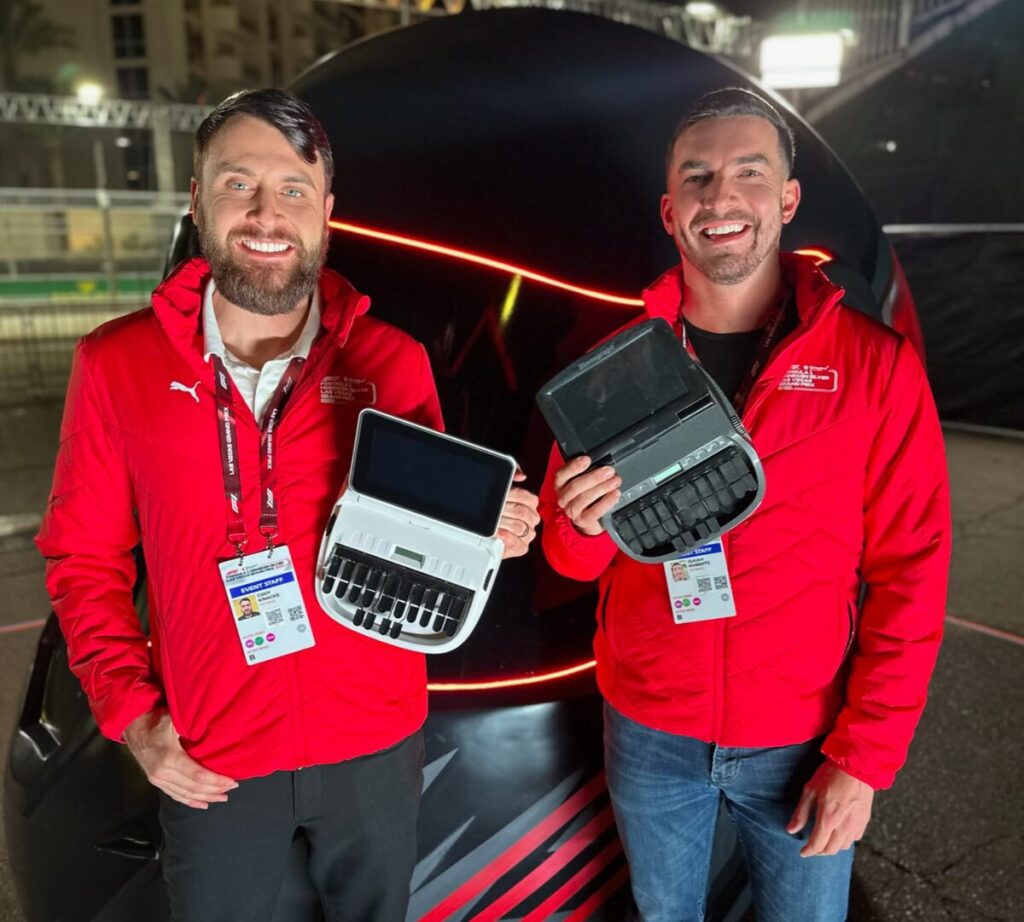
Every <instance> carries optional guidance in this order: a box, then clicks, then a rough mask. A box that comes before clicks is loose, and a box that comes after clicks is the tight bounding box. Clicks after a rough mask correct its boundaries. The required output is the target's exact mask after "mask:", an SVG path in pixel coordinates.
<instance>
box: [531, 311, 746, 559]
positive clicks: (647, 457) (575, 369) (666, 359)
mask: <svg viewBox="0 0 1024 922" xmlns="http://www.w3.org/2000/svg"><path fill="white" fill-rule="evenodd" d="M537 402H538V405H539V406H540V409H541V412H542V413H543V415H544V418H545V419H546V420H547V422H548V425H549V426H550V427H551V430H552V432H554V435H555V439H556V440H557V442H558V445H559V448H560V449H561V451H562V455H563V457H565V459H566V460H569V459H571V458H574V457H577V456H579V455H584V454H585V455H589V456H590V458H591V467H592V468H597V467H602V466H604V465H611V466H612V467H613V468H614V469H615V472H616V473H617V474H618V475H619V477H621V478H622V486H621V488H620V489H621V497H620V499H619V501H618V503H616V505H615V507H614V508H613V509H612V510H611V511H610V512H608V513H607V514H605V515H604V516H603V517H602V519H601V524H602V525H604V527H605V529H606V531H607V532H608V534H609V535H610V536H611V537H612V540H614V541H615V543H616V544H617V545H618V546H619V548H620V549H621V550H622V551H623V552H624V553H625V554H627V555H628V556H630V557H632V558H633V559H635V560H639V561H641V562H645V563H660V562H662V561H666V560H672V559H674V558H676V557H678V556H680V554H684V553H686V552H688V551H691V550H693V549H694V548H695V547H699V546H700V545H702V544H706V543H707V542H708V541H711V540H713V539H714V538H717V537H718V536H719V535H721V534H722V533H723V532H725V531H728V530H729V529H730V528H732V527H734V526H735V525H738V524H739V523H740V522H742V521H743V520H744V519H745V518H746V517H747V516H749V515H750V514H751V513H752V512H753V511H754V510H755V509H756V508H757V506H758V504H759V503H760V502H761V499H762V497H763V496H764V473H763V470H762V468H761V461H760V459H759V458H758V456H757V453H756V452H755V451H754V447H753V445H752V444H751V442H750V438H749V436H748V435H747V432H746V430H745V429H744V428H743V424H742V423H741V422H740V420H739V418H738V417H737V416H736V413H735V411H734V410H733V408H732V405H731V404H730V403H729V401H728V400H727V399H726V398H725V396H724V395H723V394H722V392H721V391H720V390H719V388H718V386H717V385H716V384H715V382H714V381H713V380H712V379H711V377H710V376H709V375H708V374H707V372H705V371H704V369H703V368H701V367H700V365H699V364H697V362H695V361H694V360H693V359H692V358H691V357H690V356H689V354H688V353H687V351H686V349H684V348H683V346H682V344H681V343H680V342H679V340H678V339H676V337H675V335H674V334H673V332H672V328H671V327H670V326H669V325H668V324H667V323H666V322H665V321H664V320H661V319H653V320H648V321H645V322H644V323H641V324H638V325H636V326H633V327H630V328H629V329H627V330H625V331H623V332H622V333H619V334H618V335H617V336H615V337H613V338H612V339H610V340H608V341H607V342H605V343H602V344H601V345H599V346H597V347H595V348H594V349H592V350H591V351H590V352H588V353H586V355H584V356H583V357H582V358H580V359H578V360H577V361H576V362H574V363H573V364H572V365H570V366H569V367H568V368H566V369H565V370H564V371H562V372H560V373H559V374H558V375H556V376H555V377H554V378H553V379H552V380H551V381H549V382H548V383H547V384H546V385H545V386H544V387H543V388H542V389H541V391H540V392H539V393H538V395H537Z"/></svg>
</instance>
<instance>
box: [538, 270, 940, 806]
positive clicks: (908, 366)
mask: <svg viewBox="0 0 1024 922" xmlns="http://www.w3.org/2000/svg"><path fill="white" fill-rule="evenodd" d="M782 265H783V274H784V275H785V277H786V278H787V281H788V282H789V284H790V285H791V287H792V288H793V290H794V292H795V296H796V303H797V311H798V314H799V323H798V326H797V328H796V330H795V331H794V332H793V333H792V334H791V335H789V336H788V337H786V339H784V340H783V341H782V342H781V343H779V345H778V346H777V347H776V348H775V349H774V351H773V352H772V355H771V356H770V358H769V360H768V363H767V364H766V366H765V368H764V371H763V372H762V374H761V375H760V377H759V379H758V381H757V382H756V384H755V386H754V389H753V391H752V392H751V395H750V398H749V400H748V402H747V406H746V410H745V412H744V414H743V422H744V424H745V425H746V427H747V429H748V431H749V432H750V434H751V437H752V439H753V442H754V445H755V447H756V448H757V452H758V454H759V455H760V457H761V460H762V462H763V464H764V473H765V480H766V486H767V488H766V492H765V496H764V501H763V502H762V504H761V506H760V508H759V509H758V510H757V512H756V513H754V515H752V516H751V517H750V518H749V519H747V520H746V521H745V522H743V523H742V524H741V525H739V526H738V527H736V528H735V529H733V530H732V531H731V532H729V533H728V534H727V535H726V536H725V538H724V544H725V551H726V558H727V560H728V565H729V573H730V575H731V578H732V582H733V595H734V598H735V602H736V609H737V613H736V616H735V617H733V618H729V619H722V620H717V621H705V622H698V623H692V624H685V625H676V624H675V623H674V621H673V619H672V614H671V612H670V609H669V603H668V593H667V589H666V584H665V577H664V571H663V568H662V567H661V566H656V565H650V564H641V563H637V562H636V561H634V560H632V559H630V558H628V557H626V556H625V555H624V554H621V553H618V552H617V550H616V548H615V546H614V544H613V543H612V541H611V539H610V538H609V537H608V536H607V535H604V534H602V535H599V536H597V537H587V536H584V535H582V534H581V533H580V532H578V531H577V530H576V529H575V528H574V527H573V525H572V524H571V523H570V522H569V520H568V519H567V518H566V517H565V516H564V514H563V513H562V512H561V510H559V509H558V506H557V504H556V501H555V494H554V486H553V477H554V472H555V470H557V468H558V467H560V466H561V464H562V459H561V456H560V455H559V453H558V451H557V448H556V449H555V450H554V451H553V452H552V459H551V464H550V465H549V469H548V473H547V478H546V480H545V484H544V488H543V490H542V493H541V514H542V516H543V519H544V525H545V527H544V531H543V546H544V550H545V552H546V554H547V557H548V560H549V561H550V562H551V564H552V566H553V567H555V569H556V570H558V571H559V572H561V573H563V574H565V575H567V576H570V577H574V578H576V579H581V580H588V579H594V578H597V577H600V598H601V601H600V607H599V610H598V616H597V617H598V625H597V635H596V637H595V640H594V649H595V652H596V655H597V664H598V682H599V684H600V687H601V691H602V692H603V694H604V695H605V697H606V698H607V700H608V701H609V702H610V703H611V704H612V706H613V707H615V708H616V709H617V710H619V711H621V712H622V713H623V714H625V715H627V716H628V717H630V718H632V719H633V720H636V721H638V722H640V723H642V724H645V725H647V726H649V727H654V728H657V729H659V730H664V731H668V732H671V733H679V734H684V735H687V736H691V737H696V738H698V739H701V740H704V741H706V742H712V741H713V742H716V743H719V744H720V745H723V746H780V745H788V744H792V743H798V742H803V741H805V740H808V739H811V738H813V737H815V736H818V735H822V734H827V736H826V739H825V743H824V745H823V751H824V753H825V754H826V755H827V756H828V757H829V758H830V759H831V760H832V761H833V762H835V763H836V764H837V765H838V766H839V767H840V768H842V769H844V770H845V771H847V772H849V773H850V774H851V775H854V776H855V777H857V778H860V779H861V780H863V781H865V782H866V783H868V784H869V785H871V786H872V787H874V788H883V787H888V786H889V785H890V784H891V783H892V780H893V777H894V775H895V773H896V771H897V770H898V769H899V768H900V766H901V765H902V764H903V762H904V760H905V759H906V752H907V747H908V745H909V743H910V739H911V736H912V735H913V732H914V729H915V727H916V725H917V721H918V719H919V717H920V715H921V711H922V709H923V708H924V703H925V698H926V694H927V687H928V681H929V678H930V676H931V673H932V669H933V667H934V664H935V658H936V655H937V652H938V648H939V642H940V640H941V637H942V626H943V617H944V611H945V600H946V577H947V571H948V566H949V552H950V544H949V541H950V522H949V490H948V482H947V475H946V466H945V454H944V450H943V442H942V433H941V431H940V429H939V423H938V419H937V416H936V413H935V406H934V403H933V401H932V397H931V393H930V391H929V388H928V384H927V381H926V379H925V375H924V371H923V369H922V367H921V363H920V361H919V360H918V357H917V355H916V354H915V352H914V350H913V348H912V347H911V346H910V345H909V343H908V342H907V341H906V340H904V339H903V338H902V337H900V336H898V335H897V334H894V333H893V332H892V331H890V330H888V329H887V328H885V327H884V326H882V325H881V324H878V323H876V322H874V321H873V320H871V319H869V318H867V317H865V316H864V315H862V314H860V313H857V312H856V311H854V310H851V309H849V308H846V307H844V306H842V305H841V304H840V299H841V298H842V294H843V292H842V290H841V289H837V288H835V287H834V286H833V285H832V284H831V283H830V282H829V281H828V280H827V279H826V278H825V277H824V276H823V275H822V274H821V273H820V272H819V271H818V270H817V269H816V267H815V266H814V265H813V263H812V262H811V261H810V260H808V259H806V258H803V257H798V256H791V255H788V254H785V255H783V257H782ZM681 285H682V275H681V269H679V268H677V269H674V270H672V271H670V272H668V273H666V274H665V275H664V276H662V277H661V278H660V279H658V280H657V281H656V282H655V283H654V285H652V286H651V288H649V289H648V290H647V291H646V292H645V293H644V301H645V304H646V308H647V313H648V315H649V316H652V317H663V318H665V319H666V320H668V321H669V322H670V323H672V324H673V325H674V326H675V328H676V329H677V330H678V319H677V313H678V307H679V303H680V294H681ZM809 369H814V372H813V374H812V375H808V371H809ZM811 378H813V380H814V382H815V383H808V382H809V380H810V379H811ZM862 581H863V583H864V584H865V586H866V591H865V595H864V597H863V602H862V603H861V604H860V606H859V607H858V600H859V599H860V590H861V582H862Z"/></svg>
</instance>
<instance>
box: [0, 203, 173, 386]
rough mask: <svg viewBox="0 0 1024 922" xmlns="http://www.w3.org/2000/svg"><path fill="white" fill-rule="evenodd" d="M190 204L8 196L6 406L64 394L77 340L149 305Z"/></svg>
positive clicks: (1, 270) (1, 358)
mask: <svg viewBox="0 0 1024 922" xmlns="http://www.w3.org/2000/svg"><path fill="white" fill-rule="evenodd" d="M187 202H188V197H187V196H184V195H175V196H169V197H168V196H160V195H157V194H155V193H152V192H106V191H104V190H98V191H97V190H59V189H0V405H4V404H6V405H11V404H19V403H25V402H31V401H35V400H41V399H52V398H59V397H61V396H62V395H63V393H64V388H65V386H66V384H67V375H68V370H69V369H70V363H71V352H72V346H73V344H74V342H75V340H76V339H78V338H79V337H80V336H82V335H84V334H85V333H87V332H89V330H91V329H93V328H94V327H96V326H98V325H99V324H100V323H103V322H104V321H106V320H109V319H111V318H112V317H116V316H119V315H120V314H124V313H127V312H128V311H131V310H134V309H136V308H138V307H141V306H143V305H144V304H146V303H147V302H148V300H149V295H150V292H151V291H152V290H153V287H154V285H155V284H156V283H157V281H158V280H159V278H160V272H161V269H162V267H163V261H164V258H165V257H166V255H167V248H168V244H169V242H170V239H171V234H172V232H173V229H174V227H175V225H176V224H177V221H178V218H179V217H180V215H181V213H182V211H183V210H184V208H185V207H186V205H187Z"/></svg>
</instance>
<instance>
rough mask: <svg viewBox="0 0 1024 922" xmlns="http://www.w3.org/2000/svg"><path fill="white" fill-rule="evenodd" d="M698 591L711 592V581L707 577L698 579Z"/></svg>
mask: <svg viewBox="0 0 1024 922" xmlns="http://www.w3.org/2000/svg"><path fill="white" fill-rule="evenodd" d="M697 591H698V592H710V591H711V579H710V577H707V576H698V577H697Z"/></svg>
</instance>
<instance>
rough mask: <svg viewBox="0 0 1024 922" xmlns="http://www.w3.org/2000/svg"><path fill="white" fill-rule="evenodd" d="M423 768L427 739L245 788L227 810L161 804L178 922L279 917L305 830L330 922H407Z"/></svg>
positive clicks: (166, 869) (312, 872) (166, 866)
mask: <svg viewBox="0 0 1024 922" xmlns="http://www.w3.org/2000/svg"><path fill="white" fill-rule="evenodd" d="M422 769H423V734H422V733H421V732H418V733H415V734H413V735H412V736H410V737H409V738H407V739H406V740H404V741H402V742H401V743H399V744H398V745H397V746H394V747H392V748H391V749H387V750H384V751H383V752H377V753H373V754H372V755H369V756H364V757H363V758H359V759H352V760H350V761H347V762H339V763H338V764H336V765H317V766H313V767H311V768H304V769H300V770H299V771H294V772H275V773H274V774H272V775H268V776H266V777H264V778H253V779H250V780H247V781H242V782H240V783H239V786H238V788H236V789H235V790H234V791H230V792H229V793H228V801H227V803H223V804H211V805H210V807H209V809H207V810H196V809H194V808H192V807H186V806H185V805H183V804H179V803H178V802H177V801H174V800H172V799H171V798H169V797H167V796H166V795H164V794H161V795H160V825H161V826H162V827H163V831H164V852H163V874H164V879H165V880H166V882H167V890H168V896H169V898H170V904H171V918H172V919H174V920H176V922H177V920H180V922H235V920H238V922H258V920H267V919H271V918H273V916H274V910H275V906H276V904H277V900H278V895H279V893H280V892H281V884H282V881H283V880H284V875H285V870H286V868H287V866H288V857H289V852H290V851H291V848H292V839H293V838H294V837H295V834H296V832H298V831H299V830H301V831H302V832H303V833H304V834H305V836H306V838H307V839H308V841H309V868H308V870H309V876H310V878H311V880H312V882H313V886H314V887H315V888H316V891H317V893H318V894H319V896H320V902H321V905H322V906H323V910H324V912H325V914H326V916H327V919H328V920H330V922H363V920H365V922H404V919H405V915H406V911H407V906H408V902H409V880H410V878H411V877H412V871H413V867H414V865H415V863H416V815H417V811H418V808H419V795H420V789H421V787H422V777H423V775H422Z"/></svg>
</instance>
